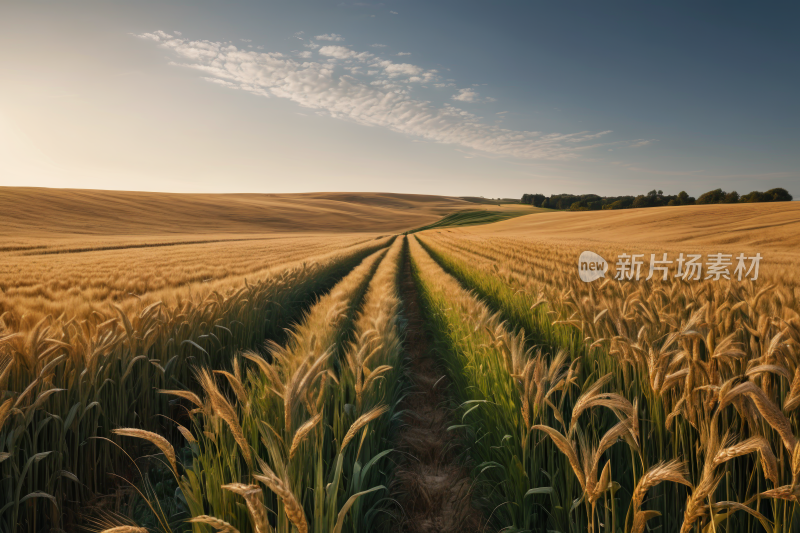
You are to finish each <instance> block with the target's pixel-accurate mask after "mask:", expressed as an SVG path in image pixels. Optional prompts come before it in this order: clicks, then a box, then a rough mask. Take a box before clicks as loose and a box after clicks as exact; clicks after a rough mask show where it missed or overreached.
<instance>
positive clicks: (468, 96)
mask: <svg viewBox="0 0 800 533" xmlns="http://www.w3.org/2000/svg"><path fill="white" fill-rule="evenodd" d="M477 99H478V93H476V92H475V91H473V90H472V89H459V90H458V94H454V95H453V100H456V101H458V102H474V101H476V100H477Z"/></svg>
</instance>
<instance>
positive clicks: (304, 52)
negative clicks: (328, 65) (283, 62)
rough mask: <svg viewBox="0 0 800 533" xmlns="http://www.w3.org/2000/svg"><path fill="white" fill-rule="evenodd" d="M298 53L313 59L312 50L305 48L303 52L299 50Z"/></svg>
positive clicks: (304, 57) (305, 57)
mask: <svg viewBox="0 0 800 533" xmlns="http://www.w3.org/2000/svg"><path fill="white" fill-rule="evenodd" d="M297 55H298V56H299V57H302V58H303V59H311V57H312V56H313V55H314V54H313V53H312V52H311V51H310V50H303V51H302V52H298V53H297Z"/></svg>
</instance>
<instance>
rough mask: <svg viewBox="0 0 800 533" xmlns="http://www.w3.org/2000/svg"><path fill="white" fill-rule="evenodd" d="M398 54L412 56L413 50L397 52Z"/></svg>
mask: <svg viewBox="0 0 800 533" xmlns="http://www.w3.org/2000/svg"><path fill="white" fill-rule="evenodd" d="M397 55H398V56H410V55H411V52H397Z"/></svg>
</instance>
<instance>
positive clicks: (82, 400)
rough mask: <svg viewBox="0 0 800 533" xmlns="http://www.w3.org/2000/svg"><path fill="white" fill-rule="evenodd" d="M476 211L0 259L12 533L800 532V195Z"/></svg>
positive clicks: (76, 240) (40, 241) (46, 236)
mask: <svg viewBox="0 0 800 533" xmlns="http://www.w3.org/2000/svg"><path fill="white" fill-rule="evenodd" d="M436 198H438V197H430V198H428V199H427V200H426V201H429V202H434V203H435V204H436V205H439V206H440V207H441V208H442V209H444V210H445V211H446V210H447V209H450V208H448V207H446V206H447V205H455V206H456V207H457V208H456V209H450V213H454V212H456V211H462V210H460V208H461V207H463V203H462V202H466V201H465V200H457V199H456V200H454V199H444V198H439V199H436ZM159 200H160V199H159ZM351 200H352V199H351ZM361 201H362V200H358V202H361ZM363 201H364V202H366V200H363ZM404 201H407V199H406V200H404ZM358 202H356V203H358ZM367 203H369V202H367ZM467 205H473V209H472V210H469V211H466V213H464V212H460V213H455V215H453V214H449V213H448V212H443V213H440V214H439V215H440V216H439V215H437V214H436V213H435V212H432V211H429V210H427V208H425V207H424V206H422V207H419V209H420V212H419V213H417V212H416V211H414V209H416V208H415V207H414V206H413V205H407V206H406V208H405V209H407V213H406V215H405V216H406V217H407V218H408V220H406V219H403V221H401V222H397V223H396V224H398V225H399V224H405V226H401V227H389V226H386V227H389V229H387V230H386V231H378V228H374V227H373V226H372V224H371V223H370V222H369V220H367V221H366V222H364V221H359V220H356V221H355V222H353V221H351V222H350V223H348V224H349V225H347V224H344V223H343V224H344V225H342V226H337V228H336V231H330V232H322V231H318V230H315V231H307V232H301V231H298V230H297V226H299V225H300V222H297V223H296V226H295V227H294V228H293V231H277V230H274V229H273V230H271V231H266V230H267V229H269V228H261V231H260V232H250V231H246V230H244V229H243V228H242V227H241V226H239V225H233V226H232V227H230V228H229V230H230V231H229V232H225V231H223V232H217V233H209V232H205V230H203V231H199V232H192V231H187V228H188V229H191V228H190V226H191V224H190V223H189V222H186V221H176V222H175V224H176V225H178V226H180V233H176V234H175V235H170V234H169V233H167V232H156V233H153V234H151V235H144V234H140V233H138V232H139V231H141V228H138V229H136V231H134V232H132V233H130V234H128V233H123V232H121V231H120V232H119V234H112V233H110V230H107V232H106V233H102V232H97V231H95V230H92V233H91V234H90V235H86V234H84V235H81V234H79V233H77V232H76V230H75V228H70V229H69V231H64V232H59V231H57V229H56V227H53V226H51V227H49V228H46V229H41V228H39V229H37V230H36V231H35V232H34V231H33V230H31V232H32V233H31V235H32V236H31V238H30V239H28V240H27V241H26V239H17V241H16V242H15V243H14V244H11V245H8V246H5V247H4V249H3V250H2V251H0V312H1V313H2V316H1V318H2V320H0V391H2V396H1V397H0V474H2V475H1V476H0V530H2V531H9V532H12V531H13V532H22V531H45V530H48V531H49V530H64V531H77V530H80V529H81V528H83V529H88V530H90V531H106V532H114V533H144V532H145V531H147V532H188V531H193V532H196V533H201V532H211V531H224V532H235V531H239V532H241V533H247V532H258V533H266V532H271V531H278V532H282V533H291V532H295V531H296V532H302V533H305V532H309V531H314V532H320V533H322V532H334V533H339V532H371V531H432V530H436V531H452V532H456V531H507V532H511V531H533V532H548V531H558V532H562V533H567V532H585V531H591V532H593V533H600V532H613V533H616V532H619V531H622V532H625V533H629V532H631V533H643V532H645V531H664V532H673V531H675V532H677V531H680V532H687V533H688V532H698V533H699V532H702V533H712V532H725V533H733V532H750V531H765V532H770V533H778V532H781V533H782V532H789V531H797V530H798V528H800V516H797V514H798V510H800V509H799V508H798V505H799V504H798V496H800V445H798V442H797V440H798V438H800V420H798V416H799V414H800V412H798V406H800V303H798V298H799V297H800V287H798V277H797V273H798V252H797V249H796V247H795V246H794V244H795V241H796V239H797V234H798V233H797V228H798V226H800V210H798V209H797V208H795V207H794V204H789V203H786V204H781V205H779V206H777V207H776V206H770V205H758V206H739V205H734V206H687V207H677V208H676V207H670V208H663V210H662V209H661V208H654V209H651V210H648V211H647V212H646V213H645V212H643V211H642V210H626V211H617V212H602V213H597V212H595V213H582V212H578V213H564V212H549V211H546V210H537V209H533V208H531V209H530V210H529V211H528V213H530V214H527V215H526V214H524V213H522V214H520V213H519V209H520V207H519V206H517V207H515V208H512V207H496V206H491V205H490V206H489V207H488V208H487V209H488V211H487V212H488V213H489V215H481V216H478V217H475V216H474V212H475V211H474V202H472V203H471V204H470V203H469V202H467ZM776 205H777V204H776ZM442 206H445V207H442ZM359 209H361V208H359ZM380 209H383V208H382V207H381V208H380ZM437 209H439V208H437ZM479 209H481V210H483V209H484V206H480V208H479ZM493 209H494V210H495V211H496V212H497V213H501V214H500V215H494V214H492V213H494V212H495V211H492V210H493ZM431 213H433V214H431ZM506 213H513V215H508V216H507V215H506ZM448 214H449V216H448ZM645 215H646V216H645ZM104 216H105V215H104ZM376 216H377V215H376ZM437 216H438V218H436V217H437ZM487 217H488V220H487ZM509 217H510V218H509ZM659 217H661V218H659ZM223 218H224V217H223ZM430 218H434V220H432V221H431V220H429V219H430ZM95 219H96V221H97V224H98V225H97V226H95V227H101V226H102V220H103V217H102V216H99V215H97V216H96V217H95ZM439 219H441V222H440V223H437V220H439ZM503 219H505V220H503ZM453 221H456V223H453ZM470 221H472V222H470ZM721 221H722V222H724V226H720V225H719V224H721ZM406 222H408V223H406ZM718 223H719V224H718ZM424 227H429V228H430V229H423V230H421V231H414V228H424ZM34 233H35V236H34ZM25 242H29V243H30V244H28V245H26V244H25ZM587 250H588V251H592V252H595V253H597V254H599V255H600V256H602V257H603V258H605V259H606V260H607V262H608V266H609V270H608V272H606V273H605V277H603V278H601V279H598V280H596V281H592V282H583V281H581V279H580V277H579V275H578V257H579V256H580V254H581V253H582V252H584V251H587ZM638 253H641V254H644V258H643V261H644V263H643V266H642V276H641V279H639V280H636V279H623V280H619V279H615V277H618V276H617V274H618V273H619V272H620V270H621V269H622V270H623V271H624V268H625V267H620V265H618V264H617V261H618V257H619V256H620V255H621V254H638ZM651 253H653V254H656V255H657V256H658V257H659V258H660V257H662V254H667V257H668V258H670V259H672V260H675V259H677V257H678V256H679V254H681V253H685V254H698V253H699V254H703V262H704V264H705V262H706V261H707V258H706V257H705V256H706V255H707V254H712V253H714V254H716V253H726V254H731V256H732V257H733V258H734V259H731V261H732V264H730V265H729V266H728V270H727V273H728V278H730V279H725V277H724V276H723V277H721V278H720V279H706V275H707V271H706V270H703V273H702V276H700V279H697V280H694V279H690V280H687V279H677V278H676V277H675V275H674V274H675V268H676V265H675V264H674V263H671V264H669V266H668V270H667V272H666V279H662V272H661V271H657V272H656V274H655V275H654V276H652V279H649V280H647V279H645V278H646V277H647V276H648V274H649V271H648V265H649V261H650V254H651ZM740 253H741V254H743V256H744V257H745V258H747V259H748V263H747V266H748V267H749V266H750V262H751V259H752V257H753V256H755V254H760V256H761V260H760V264H759V271H758V276H757V279H752V278H753V277H756V276H755V273H754V270H752V269H751V270H747V271H746V272H742V273H741V277H742V279H741V280H739V279H738V277H737V274H736V273H735V272H734V270H735V267H736V260H735V257H736V255H737V254H740Z"/></svg>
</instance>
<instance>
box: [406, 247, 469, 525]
mask: <svg viewBox="0 0 800 533" xmlns="http://www.w3.org/2000/svg"><path fill="white" fill-rule="evenodd" d="M406 253H407V252H406ZM404 263H405V264H404V267H403V282H402V297H403V304H404V307H405V315H406V318H407V320H408V325H407V332H406V342H405V349H406V354H407V357H408V358H409V365H408V366H409V373H410V379H411V384H412V388H411V391H410V392H409V394H408V395H407V396H406V399H405V401H404V402H403V405H402V407H401V408H402V409H405V410H406V411H407V413H406V415H405V417H404V418H403V426H402V428H401V430H400V432H399V436H398V446H397V448H398V449H399V450H400V451H401V452H402V456H403V457H404V460H403V462H401V464H400V465H399V466H398V469H397V473H396V479H395V483H394V484H393V486H392V492H393V497H394V498H395V499H396V500H397V501H398V502H399V503H400V505H401V507H402V514H401V516H400V517H399V520H398V524H397V526H396V527H395V528H394V531H397V532H413V533H428V532H431V533H432V532H436V533H449V532H461V533H469V532H473V531H474V532H477V531H480V530H481V525H482V517H481V514H480V513H479V512H478V511H477V510H476V509H474V508H473V507H472V506H471V503H470V478H469V472H468V471H467V470H466V469H465V468H463V467H461V466H459V465H458V464H457V463H456V452H455V450H454V446H455V443H454V442H453V439H454V437H455V435H453V433H452V432H448V431H447V428H448V426H450V425H451V424H452V423H453V422H451V420H450V412H449V410H448V409H447V394H446V390H447V385H448V379H447V377H446V376H445V375H444V372H443V371H441V370H440V369H439V368H437V364H436V361H435V359H434V356H433V354H432V352H431V350H430V346H429V343H428V339H427V336H426V334H425V330H424V327H423V324H422V316H421V314H420V309H419V302H418V298H417V291H416V287H415V286H414V280H413V279H412V277H411V266H410V264H409V261H408V258H406V261H405V262H404Z"/></svg>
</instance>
